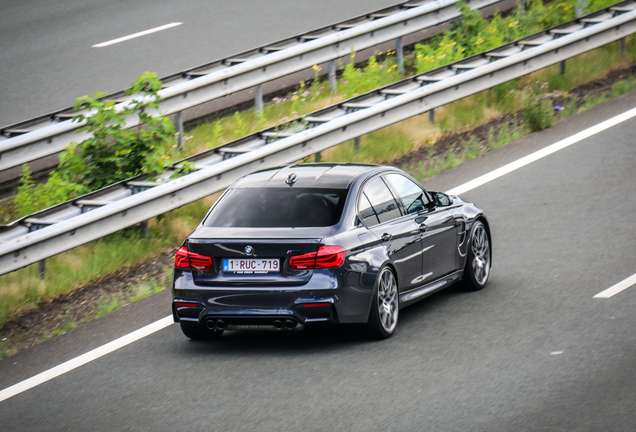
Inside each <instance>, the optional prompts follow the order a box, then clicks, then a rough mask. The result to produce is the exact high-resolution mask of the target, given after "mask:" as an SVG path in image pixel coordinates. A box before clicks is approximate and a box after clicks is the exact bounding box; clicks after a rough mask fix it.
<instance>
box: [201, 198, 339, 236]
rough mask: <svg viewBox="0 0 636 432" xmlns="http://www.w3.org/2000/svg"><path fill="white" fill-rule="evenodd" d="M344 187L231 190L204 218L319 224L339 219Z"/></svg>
mask: <svg viewBox="0 0 636 432" xmlns="http://www.w3.org/2000/svg"><path fill="white" fill-rule="evenodd" d="M347 192H348V191H347V190H346V189H312V188H263V189H258V188H245V189H231V190H229V191H228V192H227V193H226V194H225V195H224V196H223V198H222V199H221V200H220V201H219V202H218V203H217V205H216V206H215V207H214V210H212V213H210V215H209V216H208V217H207V219H206V220H205V222H204V224H203V225H204V226H207V227H248V228H250V227H251V228H280V227H289V228H294V227H322V226H331V225H335V224H337V223H338V221H340V216H341V215H342V208H343V207H344V201H345V199H346V196H347Z"/></svg>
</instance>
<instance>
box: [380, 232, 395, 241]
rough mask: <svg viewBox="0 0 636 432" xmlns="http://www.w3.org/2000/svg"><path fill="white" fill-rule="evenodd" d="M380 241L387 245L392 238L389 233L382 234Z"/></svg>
mask: <svg viewBox="0 0 636 432" xmlns="http://www.w3.org/2000/svg"><path fill="white" fill-rule="evenodd" d="M380 238H381V239H382V242H384V243H387V242H390V241H391V239H392V238H393V236H392V235H391V234H389V233H384V234H382V237H380Z"/></svg>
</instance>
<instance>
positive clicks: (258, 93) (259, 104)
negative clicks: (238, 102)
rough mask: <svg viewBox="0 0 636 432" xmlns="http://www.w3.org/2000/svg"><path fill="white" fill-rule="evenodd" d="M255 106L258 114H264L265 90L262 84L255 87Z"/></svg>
mask: <svg viewBox="0 0 636 432" xmlns="http://www.w3.org/2000/svg"><path fill="white" fill-rule="evenodd" d="M254 105H255V108H256V112H263V88H262V87H261V85H260V84H259V85H257V86H256V87H254Z"/></svg>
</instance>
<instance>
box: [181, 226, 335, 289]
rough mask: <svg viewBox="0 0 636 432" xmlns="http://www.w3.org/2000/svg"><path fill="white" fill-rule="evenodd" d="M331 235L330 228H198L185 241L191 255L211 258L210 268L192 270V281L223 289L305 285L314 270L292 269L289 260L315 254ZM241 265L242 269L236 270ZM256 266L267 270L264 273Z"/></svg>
mask: <svg viewBox="0 0 636 432" xmlns="http://www.w3.org/2000/svg"><path fill="white" fill-rule="evenodd" d="M331 232H332V228H331V227H318V228H316V227H314V228H225V227H222V228H219V227H210V228H206V227H202V228H199V229H198V230H196V231H195V232H194V233H192V234H191V235H190V237H189V238H188V241H187V247H188V250H189V251H190V252H194V253H197V254H200V255H205V256H209V257H211V258H212V268H211V269H209V270H193V271H192V274H193V278H194V282H195V283H196V284H197V285H205V286H224V287H227V286H235V287H267V286H299V285H304V284H306V283H307V282H309V280H310V279H311V276H312V275H313V270H294V269H292V268H291V267H290V266H289V259H290V257H292V256H295V255H302V254H306V253H312V252H317V251H318V248H319V246H320V242H321V240H322V239H323V238H324V237H326V236H328V235H330V234H331ZM241 262H242V263H243V264H245V265H246V268H245V269H243V268H242V267H241V268H239V266H238V265H239V264H241ZM241 265H242V264H241ZM233 266H236V267H233ZM254 266H256V267H254ZM258 266H265V267H267V266H269V267H268V269H267V270H263V269H260V268H259V267H258ZM275 267H277V268H275Z"/></svg>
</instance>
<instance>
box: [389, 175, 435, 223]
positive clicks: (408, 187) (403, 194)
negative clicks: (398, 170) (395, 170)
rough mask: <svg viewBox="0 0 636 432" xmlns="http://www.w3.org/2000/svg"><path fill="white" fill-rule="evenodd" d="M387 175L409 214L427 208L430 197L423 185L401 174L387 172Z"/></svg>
mask: <svg viewBox="0 0 636 432" xmlns="http://www.w3.org/2000/svg"><path fill="white" fill-rule="evenodd" d="M385 177H386V179H387V181H388V182H389V183H390V184H391V186H393V189H395V191H396V192H397V194H398V196H399V197H400V199H401V200H402V204H404V208H405V209H406V212H407V213H408V214H412V213H417V212H420V211H422V210H424V209H425V208H426V204H428V202H429V199H428V196H427V195H426V193H425V192H424V191H423V190H422V188H421V187H419V186H418V185H416V184H415V183H414V182H413V181H411V180H410V179H408V178H406V177H404V176H403V175H401V174H387V175H386V176H385Z"/></svg>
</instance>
